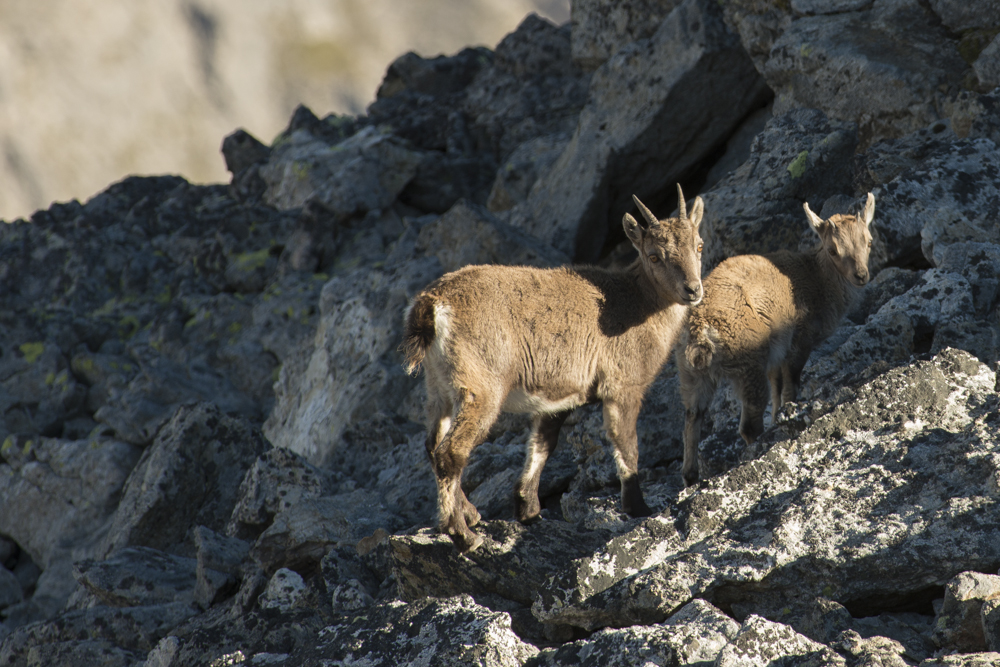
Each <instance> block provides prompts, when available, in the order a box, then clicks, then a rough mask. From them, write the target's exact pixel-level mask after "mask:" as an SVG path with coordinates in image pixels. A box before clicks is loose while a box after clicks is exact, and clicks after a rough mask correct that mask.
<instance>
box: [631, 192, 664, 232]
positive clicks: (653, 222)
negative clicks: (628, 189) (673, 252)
mask: <svg viewBox="0 0 1000 667" xmlns="http://www.w3.org/2000/svg"><path fill="white" fill-rule="evenodd" d="M632 201H634V202H635V205H636V206H638V207H639V211H640V212H641V213H642V217H644V218H646V222H648V223H649V226H650V227H659V226H660V221H659V220H657V219H656V216H655V215H653V213H652V211H650V210H649V209H648V208H646V205H645V204H643V203H642V202H641V201H639V198H638V197H636V196H635V195H632Z"/></svg>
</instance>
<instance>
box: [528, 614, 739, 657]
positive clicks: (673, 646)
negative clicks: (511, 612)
mask: <svg viewBox="0 0 1000 667" xmlns="http://www.w3.org/2000/svg"><path fill="white" fill-rule="evenodd" d="M739 629H740V626H739V624H738V623H737V622H736V621H734V620H733V619H731V618H729V617H728V616H726V615H725V614H723V613H722V612H721V611H719V610H718V609H716V608H715V607H713V606H712V605H710V604H709V603H707V602H705V601H704V600H692V601H691V602H690V603H689V604H687V605H685V606H684V607H682V608H681V610H680V611H678V612H677V613H676V614H674V615H673V616H671V617H670V618H668V619H667V620H666V621H664V622H663V623H662V624H660V625H650V626H641V625H640V626H632V627H629V628H620V629H612V628H606V629H604V630H599V631H598V632H595V633H594V634H593V635H591V636H590V637H588V638H587V639H583V640H579V641H575V642H569V643H566V644H563V645H562V646H560V647H558V648H552V649H546V650H544V651H542V652H541V653H540V654H539V656H538V658H537V662H536V663H532V664H537V665H538V666H539V667H542V666H553V667H554V666H556V665H567V666H568V665H582V666H586V667H603V666H605V665H606V666H607V667H627V666H629V665H635V664H654V665H659V666H661V667H682V666H684V665H710V664H713V663H714V662H715V660H716V657H717V656H718V655H719V653H720V652H721V651H722V650H723V647H725V646H726V645H727V644H728V643H729V642H730V641H731V640H733V639H734V638H735V637H736V636H737V632H738V631H739Z"/></svg>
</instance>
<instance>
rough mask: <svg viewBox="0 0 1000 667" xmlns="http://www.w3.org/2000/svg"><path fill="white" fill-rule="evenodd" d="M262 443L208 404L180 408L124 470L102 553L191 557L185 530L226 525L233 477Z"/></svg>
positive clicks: (259, 451)
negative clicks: (132, 550)
mask: <svg viewBox="0 0 1000 667" xmlns="http://www.w3.org/2000/svg"><path fill="white" fill-rule="evenodd" d="M268 448H269V446H268V443H267V441H266V440H265V439H264V437H263V435H261V433H260V430H259V429H257V428H256V427H254V426H253V425H251V424H250V423H248V422H247V421H245V420H243V419H241V418H238V417H233V416H229V415H227V414H225V413H223V412H222V411H221V410H220V409H219V408H218V407H216V406H215V405H213V404H210V403H198V404H194V405H187V406H182V407H181V408H179V409H178V410H177V412H176V413H175V414H174V415H173V417H172V418H171V419H170V421H169V422H168V423H167V424H166V425H165V426H164V427H163V428H162V429H161V430H160V432H159V433H158V434H157V435H156V440H155V442H154V443H153V444H152V445H151V446H150V447H148V448H147V449H146V450H145V451H144V452H143V455H142V458H141V459H140V460H139V462H138V463H137V464H136V466H135V469H134V470H133V471H132V472H131V474H130V475H129V479H128V481H127V482H126V484H125V488H124V490H123V492H122V501H121V504H120V505H119V508H118V512H117V513H116V514H115V517H114V521H113V523H112V525H111V527H110V529H109V530H108V533H107V535H106V536H105V538H104V540H103V545H102V553H103V554H105V555H107V554H111V553H114V552H115V551H117V550H118V549H121V548H123V547H126V546H147V547H153V548H156V549H163V550H178V551H179V552H181V553H188V554H190V555H194V545H193V540H192V537H191V535H190V534H189V533H190V531H191V529H192V528H193V527H194V526H198V525H202V526H206V527H208V528H210V529H212V530H216V531H221V530H222V529H223V528H224V527H225V525H226V523H227V521H228V520H229V517H230V515H231V514H232V511H233V507H234V506H235V505H236V501H237V491H238V488H239V480H242V479H243V476H244V474H245V473H246V471H247V470H248V469H249V468H250V466H251V465H252V464H253V462H254V461H255V460H256V458H257V457H258V456H259V455H260V454H262V453H264V452H265V451H266V450H267V449H268Z"/></svg>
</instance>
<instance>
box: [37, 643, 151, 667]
mask: <svg viewBox="0 0 1000 667" xmlns="http://www.w3.org/2000/svg"><path fill="white" fill-rule="evenodd" d="M139 659H141V654H139V653H136V652H135V651H128V650H126V649H123V648H121V647H118V646H115V645H114V644H112V643H111V642H107V641H103V640H100V639H84V640H80V641H68V642H56V643H52V644H42V645H40V646H32V647H31V648H30V649H28V655H27V660H26V662H25V664H26V665H28V667H36V666H37V667H41V665H66V664H72V665H74V667H75V666H76V665H79V666H80V667H132V665H134V664H136V662H137V661H138V660H139Z"/></svg>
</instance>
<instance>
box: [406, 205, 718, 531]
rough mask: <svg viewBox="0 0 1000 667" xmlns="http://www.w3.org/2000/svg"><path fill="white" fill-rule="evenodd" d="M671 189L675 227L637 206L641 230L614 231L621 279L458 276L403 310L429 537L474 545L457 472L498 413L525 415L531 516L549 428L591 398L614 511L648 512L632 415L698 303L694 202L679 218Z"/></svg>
mask: <svg viewBox="0 0 1000 667" xmlns="http://www.w3.org/2000/svg"><path fill="white" fill-rule="evenodd" d="M677 190H678V194H679V195H680V216H679V217H677V218H668V219H665V220H657V218H656V217H655V216H654V215H653V214H652V213H651V212H650V211H649V209H647V208H646V207H645V206H644V205H643V204H642V203H641V202H640V201H639V200H638V198H634V197H633V199H635V203H636V206H638V207H639V210H640V211H641V212H642V217H643V222H642V223H640V222H637V221H636V220H635V218H633V217H632V216H631V215H629V214H627V213H626V214H625V217H624V219H623V221H622V224H623V226H624V228H625V234H626V235H627V236H628V238H629V240H630V241H631V242H632V244H633V245H634V246H635V248H636V250H638V251H639V257H638V259H636V261H635V262H634V263H633V264H632V265H631V266H629V267H628V268H626V269H624V270H620V271H612V270H605V269H601V268H597V267H591V266H579V267H562V268H557V269H536V268H530V267H507V266H492V265H489V266H467V267H464V268H462V269H460V270H458V271H455V272H453V273H449V274H447V275H444V276H442V277H441V278H439V279H438V280H437V281H435V282H434V283H432V284H431V285H429V286H428V287H427V288H426V289H425V290H424V291H423V292H421V293H420V294H418V295H417V296H416V297H415V298H414V299H413V302H412V303H411V304H410V307H409V309H408V311H407V313H406V316H405V334H404V341H403V350H404V352H405V356H406V365H407V368H408V370H409V371H410V372H411V373H412V372H415V371H416V369H417V367H418V366H419V365H420V364H421V363H422V364H423V366H424V374H425V379H426V383H427V453H428V454H429V455H430V459H431V463H432V465H433V467H434V472H435V475H436V477H437V486H438V527H439V529H440V530H441V532H443V533H447V534H448V535H450V536H451V537H452V539H453V540H454V542H455V544H456V545H457V546H458V548H459V549H460V550H462V551H465V550H473V549H476V548H477V547H478V546H479V545H480V544H481V543H482V538H481V537H480V536H479V535H477V534H476V533H475V532H473V531H472V530H471V529H470V526H475V525H476V523H478V521H479V519H480V516H479V512H478V511H477V510H476V508H475V507H474V506H473V505H472V503H471V502H469V500H468V498H466V496H465V493H464V492H463V491H462V486H461V479H462V471H463V470H464V469H465V465H466V462H467V461H468V458H469V454H470V453H471V452H472V450H473V449H474V448H475V447H477V446H478V445H479V444H480V443H482V442H483V440H484V439H485V438H486V435H487V432H488V431H489V428H490V426H492V425H493V422H494V421H496V419H497V417H498V416H499V414H500V413H501V412H517V413H527V414H530V415H532V416H533V428H532V433H531V438H530V439H529V441H528V444H527V455H526V457H525V464H524V472H523V473H522V475H521V479H520V481H519V483H518V485H517V489H516V492H515V504H516V512H517V518H518V520H520V521H522V522H530V521H532V520H535V519H537V518H538V517H539V514H540V512H541V506H540V503H539V499H538V482H539V478H540V477H541V473H542V468H543V467H544V465H545V462H546V460H547V459H548V457H549V454H550V453H551V452H552V450H553V449H554V448H555V446H556V441H557V439H558V437H559V429H560V428H561V427H562V424H563V422H564V421H565V420H566V417H567V416H568V415H569V413H570V412H571V411H572V410H573V409H574V408H576V407H578V406H580V405H583V404H585V403H589V402H594V401H602V402H603V405H604V427H605V429H606V430H607V434H608V437H609V438H610V440H611V441H612V443H613V444H614V449H615V461H616V463H617V466H618V476H619V479H620V481H621V489H622V506H623V509H624V510H625V512H627V513H628V514H630V515H631V516H648V515H649V514H651V510H650V509H649V507H648V506H647V505H646V502H645V500H643V497H642V491H641V490H640V488H639V479H638V476H637V472H638V458H639V453H638V443H637V438H636V418H637V416H638V414H639V407H640V405H641V404H642V399H643V396H644V395H645V393H646V389H647V388H648V387H649V385H650V384H651V383H652V381H653V379H654V378H655V377H656V375H657V374H658V373H659V371H660V369H661V367H662V366H663V364H664V362H665V361H666V360H667V358H668V357H669V355H670V352H671V351H672V349H673V346H674V343H675V342H676V338H677V334H678V332H679V330H680V328H681V325H682V322H683V320H684V316H685V314H686V312H687V310H688V306H689V305H692V304H697V303H699V302H700V301H701V298H702V285H701V249H702V241H701V237H700V236H699V235H698V225H699V223H700V222H701V217H702V213H703V210H704V204H703V202H702V200H701V198H700V197H698V198H696V199H695V201H694V203H693V205H692V207H691V213H690V215H688V213H687V210H686V206H685V203H684V196H683V193H681V192H680V186H678V188H677Z"/></svg>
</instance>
